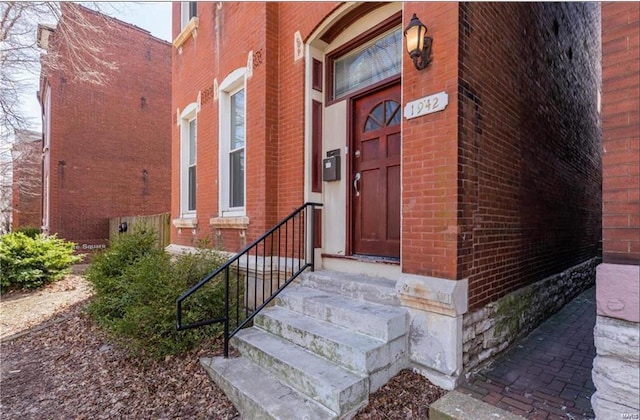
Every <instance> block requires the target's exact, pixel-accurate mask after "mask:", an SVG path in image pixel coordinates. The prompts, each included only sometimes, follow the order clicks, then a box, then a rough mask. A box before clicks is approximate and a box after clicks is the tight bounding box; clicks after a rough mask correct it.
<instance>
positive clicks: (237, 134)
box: [229, 89, 244, 150]
mask: <svg viewBox="0 0 640 420" xmlns="http://www.w3.org/2000/svg"><path fill="white" fill-rule="evenodd" d="M241 147H244V89H243V90H241V91H239V92H238V93H236V94H235V95H233V96H231V144H230V145H229V149H230V150H235V149H239V148H241Z"/></svg>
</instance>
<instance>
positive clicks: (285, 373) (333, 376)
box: [232, 328, 369, 416]
mask: <svg viewBox="0 0 640 420" xmlns="http://www.w3.org/2000/svg"><path fill="white" fill-rule="evenodd" d="M232 344H233V345H234V347H236V348H237V349H238V351H240V353H241V354H242V355H243V356H244V357H246V358H248V359H249V360H250V361H252V362H254V363H256V364H257V365H259V366H261V367H262V368H263V369H265V370H267V371H269V372H271V373H272V374H274V375H275V377H276V378H277V379H278V380H279V381H281V382H283V383H285V384H287V385H288V386H291V387H292V388H295V389H296V390H298V391H300V392H301V393H303V394H305V395H307V396H309V397H311V398H312V399H314V400H315V401H317V402H319V403H320V404H322V405H324V406H325V407H327V408H329V409H330V410H332V411H334V412H336V413H340V415H341V416H342V415H344V413H350V412H355V411H356V410H357V409H359V408H360V407H362V406H364V405H366V403H367V401H368V398H369V379H368V378H367V377H366V376H363V375H358V374H356V373H353V372H351V371H349V370H347V369H345V368H342V367H340V366H338V365H336V364H334V363H331V362H329V361H328V360H325V359H323V358H321V357H319V356H316V355H313V354H311V353H310V352H308V351H306V350H304V349H302V348H301V347H299V346H297V345H295V344H293V343H291V342H289V341H286V340H284V339H282V338H279V337H276V336H274V335H273V334H269V333H267V332H265V331H262V330H260V329H258V328H248V329H245V330H242V331H239V332H238V333H237V334H236V335H235V337H233V339H232Z"/></svg>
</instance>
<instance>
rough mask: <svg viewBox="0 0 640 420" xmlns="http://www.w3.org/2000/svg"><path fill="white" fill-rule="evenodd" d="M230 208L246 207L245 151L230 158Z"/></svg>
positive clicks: (233, 154)
mask: <svg viewBox="0 0 640 420" xmlns="http://www.w3.org/2000/svg"><path fill="white" fill-rule="evenodd" d="M229 178H230V180H229V207H242V206H244V149H241V150H237V151H235V152H233V153H231V155H230V157H229Z"/></svg>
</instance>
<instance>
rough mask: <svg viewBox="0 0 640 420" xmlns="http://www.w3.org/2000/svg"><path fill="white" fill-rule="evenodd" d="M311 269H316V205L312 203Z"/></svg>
mask: <svg viewBox="0 0 640 420" xmlns="http://www.w3.org/2000/svg"><path fill="white" fill-rule="evenodd" d="M310 220H311V235H310V236H311V246H310V247H309V249H311V271H316V206H315V204H312V205H311V217H310Z"/></svg>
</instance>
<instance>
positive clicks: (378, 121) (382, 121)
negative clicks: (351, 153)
mask: <svg viewBox="0 0 640 420" xmlns="http://www.w3.org/2000/svg"><path fill="white" fill-rule="evenodd" d="M401 118H402V112H401V111H400V104H399V103H398V102H396V101H382V102H380V103H379V104H378V105H376V106H375V107H374V108H373V109H372V110H371V112H370V113H369V115H368V116H367V120H366V122H365V123H364V132H365V133H366V132H367V131H374V130H378V129H380V128H382V127H387V126H390V125H396V124H400V121H401Z"/></svg>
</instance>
